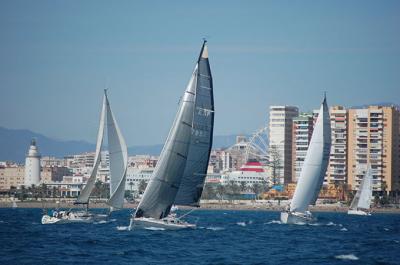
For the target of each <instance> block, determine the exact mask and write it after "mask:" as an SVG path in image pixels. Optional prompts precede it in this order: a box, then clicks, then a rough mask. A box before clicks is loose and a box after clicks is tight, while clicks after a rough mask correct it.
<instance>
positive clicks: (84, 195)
mask: <svg viewBox="0 0 400 265" xmlns="http://www.w3.org/2000/svg"><path fill="white" fill-rule="evenodd" d="M105 112H106V97H105V96H104V98H103V106H102V109H101V114H100V124H99V131H98V133H97V143H96V153H95V156H94V163H93V168H92V172H91V173H90V177H89V179H88V180H87V182H86V185H85V187H84V188H83V190H82V191H81V193H80V194H79V196H78V198H77V199H76V203H82V204H87V203H89V196H90V194H91V193H92V191H93V188H94V184H95V182H96V175H97V169H98V167H99V165H100V152H101V147H102V145H103V136H104V121H105Z"/></svg>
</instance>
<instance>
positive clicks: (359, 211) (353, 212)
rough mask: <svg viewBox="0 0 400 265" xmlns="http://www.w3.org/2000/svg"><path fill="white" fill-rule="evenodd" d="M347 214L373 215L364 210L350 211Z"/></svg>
mask: <svg viewBox="0 0 400 265" xmlns="http://www.w3.org/2000/svg"><path fill="white" fill-rule="evenodd" d="M347 214H351V215H364V216H367V215H371V213H369V212H366V211H362V210H348V211H347Z"/></svg>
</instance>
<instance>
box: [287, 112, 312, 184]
mask: <svg viewBox="0 0 400 265" xmlns="http://www.w3.org/2000/svg"><path fill="white" fill-rule="evenodd" d="M313 128H314V125H313V115H312V114H311V113H301V114H300V115H299V116H298V117H296V118H294V119H293V145H292V151H293V152H292V161H293V165H292V181H293V182H297V181H298V179H299V177H300V173H301V169H302V167H303V164H304V160H305V158H306V154H307V150H308V146H309V145H310V142H311V136H312V133H313Z"/></svg>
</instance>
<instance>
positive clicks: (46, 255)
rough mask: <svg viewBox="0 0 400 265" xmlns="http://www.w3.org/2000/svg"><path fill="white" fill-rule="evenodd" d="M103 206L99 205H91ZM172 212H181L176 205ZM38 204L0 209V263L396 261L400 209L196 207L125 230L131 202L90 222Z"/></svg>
mask: <svg viewBox="0 0 400 265" xmlns="http://www.w3.org/2000/svg"><path fill="white" fill-rule="evenodd" d="M95 211H96V212H101V211H102V210H95ZM178 213H183V212H182V211H178ZM41 215H42V210H41V209H20V208H18V209H0V264H1V265H8V264H41V265H42V264H63V265H65V264H96V265H100V264H113V265H115V264H196V265H199V264H291V265H293V264H400V214H373V215H372V216H354V215H347V214H345V213H315V215H316V216H317V217H318V222H317V223H315V224H312V225H287V224H281V223H280V221H279V212H267V211H231V210H197V211H194V212H192V213H191V214H190V215H189V216H187V217H185V219H186V220H187V221H189V222H192V223H197V229H187V230H180V231H168V230H163V229H156V228H155V229H151V228H150V229H146V230H144V229H142V230H134V231H128V229H127V227H128V225H129V215H130V210H127V209H126V210H122V211H119V212H114V213H113V214H112V217H111V218H110V219H108V220H107V221H99V222H95V223H92V224H60V225H42V224H41V223H40V219H41Z"/></svg>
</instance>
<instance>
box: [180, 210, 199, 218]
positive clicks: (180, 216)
mask: <svg viewBox="0 0 400 265" xmlns="http://www.w3.org/2000/svg"><path fill="white" fill-rule="evenodd" d="M195 210H196V208H193V209H191V210H190V211H189V212H187V213H185V214H184V215H182V216H179V217H178V218H177V219H178V220H180V219H181V218H183V217H185V216H187V215H189V214H190V213H192V212H193V211H195Z"/></svg>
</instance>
